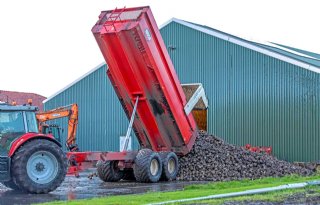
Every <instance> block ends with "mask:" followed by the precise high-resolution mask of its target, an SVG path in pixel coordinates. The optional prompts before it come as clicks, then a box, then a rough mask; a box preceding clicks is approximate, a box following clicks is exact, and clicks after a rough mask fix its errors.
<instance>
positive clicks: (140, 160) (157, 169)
mask: <svg viewBox="0 0 320 205" xmlns="http://www.w3.org/2000/svg"><path fill="white" fill-rule="evenodd" d="M133 173H134V176H135V178H136V180H137V181H138V182H157V181H159V179H160V177H161V173H162V162H161V158H160V155H159V154H158V153H156V152H153V151H152V150H150V149H142V150H140V151H139V153H138V154H137V156H136V158H135V160H134V164H133Z"/></svg>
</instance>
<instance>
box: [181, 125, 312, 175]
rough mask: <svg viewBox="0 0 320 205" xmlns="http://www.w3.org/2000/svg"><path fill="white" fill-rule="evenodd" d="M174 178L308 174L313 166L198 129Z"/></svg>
mask: <svg viewBox="0 0 320 205" xmlns="http://www.w3.org/2000/svg"><path fill="white" fill-rule="evenodd" d="M179 163H180V170H179V173H178V177H177V180H185V181H229V180H238V179H243V178H249V179H256V178H261V177H268V176H274V177H276V176H284V175H289V174H298V175H310V174H312V173H313V170H311V169H308V168H304V167H301V166H297V165H294V164H292V163H289V162H286V161H282V160H279V159H277V158H275V157H274V156H271V155H268V154H264V153H256V152H251V151H248V150H245V149H244V148H242V147H239V146H235V145H231V144H228V143H225V142H224V141H223V140H222V139H220V138H217V137H215V136H213V135H209V134H208V133H206V132H203V131H200V132H199V137H198V138H197V139H196V142H195V144H194V146H193V149H192V150H191V152H190V153H188V154H187V155H185V156H183V157H181V158H180V159H179Z"/></svg>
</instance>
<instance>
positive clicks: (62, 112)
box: [36, 104, 78, 151]
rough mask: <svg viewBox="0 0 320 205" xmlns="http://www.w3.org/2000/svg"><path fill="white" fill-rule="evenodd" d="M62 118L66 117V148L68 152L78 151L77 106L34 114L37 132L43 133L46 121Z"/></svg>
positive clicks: (72, 105)
mask: <svg viewBox="0 0 320 205" xmlns="http://www.w3.org/2000/svg"><path fill="white" fill-rule="evenodd" d="M63 117H68V119H69V120H68V136H67V142H66V146H67V148H68V149H69V150H70V151H78V147H77V145H76V131H77V126H78V105H77V104H71V105H67V106H63V107H58V108H55V109H53V110H48V111H44V112H38V113H36V118H37V121H38V127H39V132H42V131H43V127H44V126H45V122H46V121H50V120H55V119H59V118H63Z"/></svg>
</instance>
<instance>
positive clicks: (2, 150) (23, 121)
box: [0, 104, 38, 155]
mask: <svg viewBox="0 0 320 205" xmlns="http://www.w3.org/2000/svg"><path fill="white" fill-rule="evenodd" d="M37 110H38V108H37V107H35V106H13V105H8V104H0V155H1V154H6V153H8V151H9V149H10V145H11V143H12V142H13V141H14V140H16V139H17V138H19V137H20V136H22V135H24V134H26V133H38V125H37V120H36V116H35V112H36V111H37Z"/></svg>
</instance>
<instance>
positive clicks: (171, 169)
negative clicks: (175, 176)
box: [168, 158, 176, 174]
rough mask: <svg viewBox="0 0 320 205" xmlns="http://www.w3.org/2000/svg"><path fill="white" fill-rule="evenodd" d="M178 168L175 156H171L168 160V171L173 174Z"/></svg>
mask: <svg viewBox="0 0 320 205" xmlns="http://www.w3.org/2000/svg"><path fill="white" fill-rule="evenodd" d="M175 170H176V163H175V160H174V159H173V158H170V159H169V161H168V172H169V173H170V174H172V173H173V172H174V171H175Z"/></svg>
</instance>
